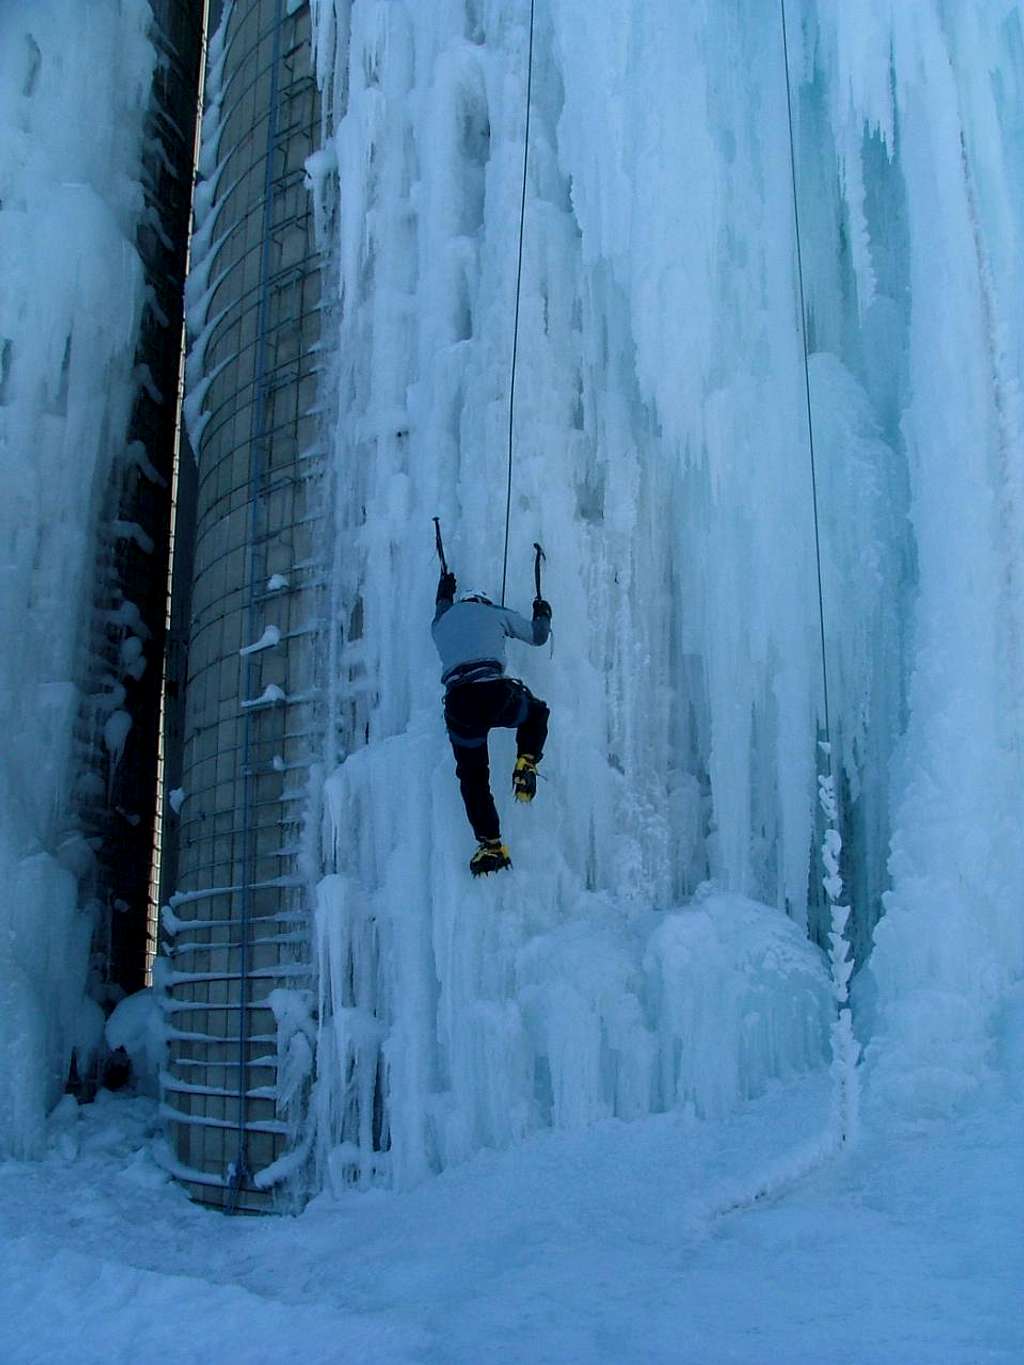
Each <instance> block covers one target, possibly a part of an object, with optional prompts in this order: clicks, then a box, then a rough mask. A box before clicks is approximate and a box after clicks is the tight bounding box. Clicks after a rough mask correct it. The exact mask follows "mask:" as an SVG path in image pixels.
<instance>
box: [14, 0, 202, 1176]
mask: <svg viewBox="0 0 1024 1365" xmlns="http://www.w3.org/2000/svg"><path fill="white" fill-rule="evenodd" d="M155 37H156V35H155V33H154V30H153V14H152V11H151V9H150V6H149V5H148V4H144V3H136V2H135V0H132V2H131V3H122V4H115V3H106V2H104V3H97V4H95V5H89V6H81V5H77V4H73V3H61V2H60V0H50V2H49V3H44V4H39V5H34V4H33V5H30V4H17V3H15V4H11V5H6V6H4V9H3V13H2V15H0V131H2V137H0V286H2V294H3V308H2V310H0V312H2V318H3V320H2V322H0V329H2V335H0V455H2V462H3V488H4V493H3V498H2V499H0V541H2V543H3V545H4V571H3V574H2V576H0V633H2V638H3V641H4V648H3V651H2V659H0V706H2V718H0V772H2V774H3V777H2V783H3V787H2V791H0V828H2V829H3V836H2V840H3V846H2V851H0V864H2V865H0V881H2V884H3V886H4V888H5V895H4V900H3V906H2V908H0V917H2V928H0V943H2V945H3V946H2V948H0V992H2V993H3V996H4V1005H3V1013H4V1019H5V1027H4V1040H5V1043H4V1046H3V1048H2V1050H0V1095H2V1100H0V1103H2V1107H3V1109H4V1112H5V1113H7V1114H9V1115H13V1116H14V1119H13V1122H12V1123H9V1124H5V1125H4V1129H3V1135H2V1137H0V1141H2V1142H4V1143H7V1144H9V1145H10V1146H12V1147H13V1148H14V1149H15V1150H17V1151H20V1152H22V1153H25V1152H29V1151H31V1150H33V1149H34V1147H35V1146H36V1145H37V1142H38V1139H39V1133H40V1124H41V1121H42V1118H43V1115H44V1113H45V1109H46V1107H47V1106H48V1105H49V1104H51V1103H52V1102H53V1101H54V1100H55V1099H56V1098H57V1097H58V1096H59V1094H60V1091H61V1088H62V1087H63V1085H64V1083H65V1081H66V1079H67V1075H68V1067H69V1063H70V1061H71V1058H72V1054H74V1056H75V1061H76V1064H77V1070H78V1073H79V1075H80V1077H81V1078H82V1079H83V1080H85V1079H86V1078H87V1077H88V1076H89V1071H90V1067H91V1065H92V1061H93V1059H94V1058H95V1057H96V1055H97V1049H98V1047H99V1045H100V1043H101V1039H102V1025H103V1012H102V1009H101V1007H100V1004H99V1003H98V1001H97V999H95V998H90V999H87V998H85V996H84V989H85V984H86V972H87V967H88V965H89V951H90V946H91V945H92V946H93V948H94V949H95V952H96V958H95V966H96V971H95V973H94V978H93V984H92V994H93V996H99V997H100V998H102V997H103V995H104V994H105V993H107V994H112V993H113V992H115V991H116V990H117V989H118V987H119V985H128V986H129V987H131V986H132V985H135V984H141V980H142V974H143V970H144V944H145V926H146V896H147V889H148V878H149V860H150V854H151V849H152V801H153V789H154V787H155V763H156V755H155V738H156V714H157V706H156V697H157V692H158V682H159V672H160V670H159V663H158V656H159V647H160V644H159V636H160V634H161V631H162V624H163V595H164V587H165V576H166V575H165V562H166V561H165V559H164V561H163V565H164V567H162V566H161V552H162V553H163V554H164V555H165V554H166V545H163V546H161V545H159V544H158V541H159V538H160V536H161V528H163V537H164V540H165V539H166V523H167V519H168V515H169V501H170V495H169V474H170V463H171V450H172V446H173V429H174V420H173V416H174V405H173V398H174V376H175V367H174V364H173V358H174V353H175V350H176V333H175V329H174V321H173V311H174V310H173V303H172V304H171V305H170V308H169V313H170V316H168V314H167V313H166V312H165V311H164V308H163V307H162V303H163V304H165V305H166V304H167V299H166V295H164V296H163V297H162V299H161V298H160V297H147V291H148V287H149V285H150V283H151V278H150V279H147V272H148V271H156V270H159V272H160V273H161V275H163V274H168V275H169V279H170V285H169V289H170V292H172V293H173V287H174V286H173V279H174V258H175V254H176V251H178V252H180V251H181V249H182V248H183V239H182V235H181V233H180V232H179V233H178V240H177V242H175V240H174V236H175V230H174V225H173V223H169V225H168V231H167V232H165V230H164V228H163V227H162V226H161V225H159V224H158V223H157V222H156V221H155V219H154V218H153V216H152V215H153V212H154V204H155V201H156V200H157V199H159V198H160V186H161V185H165V186H166V185H168V184H169V182H171V181H173V176H174V173H175V168H174V164H173V161H174V157H173V148H172V146H171V144H172V143H173V140H174V139H173V137H168V138H167V139H166V140H164V143H163V146H162V147H158V146H157V141H158V140H159V139H161V132H160V131H159V122H160V120H161V119H162V118H167V117H168V110H167V109H166V106H163V107H162V106H161V103H160V99H161V96H166V95H167V94H168V93H169V91H170V89H171V87H172V86H173V80H171V79H169V78H165V79H164V81H163V82H162V90H161V92H160V94H156V95H155V94H154V91H153V81H154V72H155V69H156V65H157V53H156V51H155V48H154V38H155ZM186 64H187V60H186ZM188 109H189V104H188V101H187V100H186V112H185V114H184V124H185V126H186V127H187V123H188ZM163 132H164V133H166V129H164V130H163ZM185 137H186V142H187V133H186V135H185ZM186 150H187V151H188V150H190V149H186ZM179 174H180V175H181V178H182V182H183V183H182V187H181V188H180V189H179V190H178V192H177V202H178V205H179V207H180V206H181V205H182V204H183V203H187V181H188V170H187V166H186V167H184V168H179ZM169 198H170V199H171V200H172V201H173V200H174V198H175V191H174V189H173V187H172V188H171V192H170V195H169ZM181 226H183V225H182V224H179V227H181ZM156 292H157V295H160V289H159V288H158V289H157V291H156ZM179 316H180V314H179ZM167 332H169V333H170V336H171V340H170V344H169V346H168V342H167ZM154 347H158V348H159V349H160V350H162V351H164V352H168V353H169V355H170V358H171V363H170V365H169V367H168V374H164V375H160V374H159V373H158V366H157V364H153V365H152V366H151V367H149V368H147V366H148V365H149V361H150V360H152V359H154V357H153V355H152V351H153V348H154ZM158 387H159V388H162V390H163V391H162V392H158ZM129 579H130V580H131V584H129V582H128V581H127V580H129ZM134 588H138V589H140V590H141V591H140V592H139V593H135V592H134V591H133V590H134ZM121 925H125V926H128V929H127V932H126V933H124V934H121V933H119V932H118V931H119V929H120V927H121ZM122 950H123V954H122Z"/></svg>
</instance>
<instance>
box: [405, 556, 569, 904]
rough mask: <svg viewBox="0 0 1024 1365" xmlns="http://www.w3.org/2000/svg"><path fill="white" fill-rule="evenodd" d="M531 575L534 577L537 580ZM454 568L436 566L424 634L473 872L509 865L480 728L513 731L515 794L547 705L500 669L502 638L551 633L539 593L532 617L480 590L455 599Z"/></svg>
mask: <svg viewBox="0 0 1024 1365" xmlns="http://www.w3.org/2000/svg"><path fill="white" fill-rule="evenodd" d="M538 582H539V580H538ZM455 589H456V582H455V575H454V574H453V573H448V572H447V571H446V570H442V573H441V581H440V582H439V583H438V585H437V610H436V611H435V613H434V623H433V626H432V634H433V636H434V643H435V644H436V645H437V652H438V653H439V654H440V656H441V681H442V683H443V684H444V688H445V693H444V718H445V724H446V725H447V727H448V738H449V739H450V740H451V742H452V750H453V751H454V754H455V772H456V774H457V775H458V779H459V786H460V788H461V789H462V799H463V801H464V802H465V805H466V814H467V816H468V817H469V823H470V824H471V825H472V826H473V833H474V834H475V835H476V837H477V841H478V843H479V845H480V846H479V848H478V849H477V851H476V852H475V853H474V854H473V856H472V858H471V859H470V861H469V870H470V871H471V872H472V873H473V876H474V877H479V876H480V875H481V874H482V873H487V872H498V871H500V870H501V868H503V867H510V866H511V859H510V858H509V856H508V848H507V847H506V845H505V844H503V843H502V842H501V828H500V825H499V822H498V812H497V810H496V809H495V806H494V797H493V796H492V795H491V783H490V770H489V765H488V755H487V735H488V732H489V731H490V730H492V729H493V728H494V727H495V726H498V727H500V728H502V729H507V730H515V732H516V752H517V757H516V764H515V768H514V770H513V772H512V790H513V792H514V793H515V797H516V800H517V801H532V800H533V798H534V796H535V795H536V792H537V764H538V763H539V762H540V760H541V755H542V753H543V751H544V741H545V739H546V738H547V733H548V708H547V706H546V704H545V703H544V702H542V701H540V700H539V699H538V698H537V697H535V696H534V695H533V694H532V692H530V690H529V688H528V687H526V685H525V684H524V683H522V682H520V681H519V679H518V678H507V677H506V676H505V641H506V639H508V638H510V637H512V638H515V639H517V640H525V641H526V643H527V644H529V645H542V644H544V642H545V641H546V640H547V638H548V636H549V634H550V633H551V607H550V606H549V605H548V603H547V602H545V600H544V599H543V597H540V596H539V595H538V596H537V597H536V598H535V599H534V602H533V620H532V622H531V621H527V619H526V618H525V616H520V614H519V613H518V612H517V611H511V610H509V609H508V608H507V607H497V606H495V605H494V603H493V602H492V601H491V599H490V598H489V597H488V596H487V595H486V594H485V593H482V592H463V593H460V594H459V598H458V601H456V600H455Z"/></svg>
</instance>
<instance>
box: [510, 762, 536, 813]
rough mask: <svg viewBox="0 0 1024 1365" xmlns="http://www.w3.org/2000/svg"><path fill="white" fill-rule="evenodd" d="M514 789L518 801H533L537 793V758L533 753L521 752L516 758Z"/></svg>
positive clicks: (513, 773)
mask: <svg viewBox="0 0 1024 1365" xmlns="http://www.w3.org/2000/svg"><path fill="white" fill-rule="evenodd" d="M512 790H513V792H514V793H515V798H516V800H517V801H532V800H533V798H534V797H535V796H536V795H537V760H536V759H535V758H534V756H533V754H520V755H519V757H518V758H517V759H516V766H515V768H514V769H513V770H512Z"/></svg>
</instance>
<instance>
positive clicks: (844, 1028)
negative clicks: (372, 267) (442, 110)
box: [779, 0, 860, 1146]
mask: <svg viewBox="0 0 1024 1365" xmlns="http://www.w3.org/2000/svg"><path fill="white" fill-rule="evenodd" d="M779 6H780V10H781V16H782V56H783V62H784V65H785V68H786V114H787V118H788V123H789V168H790V180H791V184H792V190H793V225H794V230H795V234H796V270H797V284H798V287H799V299H800V340H801V344H802V347H803V358H804V400H805V403H806V407H807V442H808V447H809V450H810V458H811V500H812V503H813V508H814V558H815V566H816V568H817V575H818V630H819V635H820V639H821V685H822V697H823V702H824V721H825V725H824V734H825V738H824V740H823V741H819V743H818V751H819V756H820V757H819V761H820V762H821V766H822V768H823V769H824V771H822V772H819V774H818V800H819V803H820V805H821V809H822V813H823V815H824V818H825V831H824V837H823V839H822V845H821V858H822V864H823V866H824V872H825V875H824V877H823V878H822V884H823V886H824V888H825V892H826V894H827V896H828V900H829V910H830V915H831V923H830V926H829V936H828V937H829V970H830V973H831V977H832V995H833V998H834V1000H835V1006H836V1012H835V1017H834V1019H833V1023H832V1077H833V1111H834V1112H833V1119H834V1123H835V1136H836V1140H837V1142H838V1144H839V1146H844V1145H845V1144H846V1143H848V1142H850V1141H851V1140H852V1139H853V1137H854V1136H855V1134H856V1127H857V1061H858V1057H859V1053H860V1049H859V1045H858V1043H857V1041H856V1039H855V1038H854V1036H853V1021H852V1016H851V1013H850V993H849V981H850V976H851V974H852V972H853V962H852V961H851V960H849V955H848V949H849V945H848V943H847V941H846V937H845V931H846V925H847V922H848V920H849V917H850V906H849V905H842V904H840V898H841V897H842V894H843V881H842V876H841V875H840V870H839V855H840V852H841V850H842V846H843V844H842V837H841V835H840V833H839V810H838V802H837V799H836V786H835V775H834V772H833V765H832V730H831V723H830V718H829V704H828V663H827V659H826V652H825V597H824V593H823V591H822V585H821V534H820V531H819V525H818V479H817V469H816V464H815V454H814V418H813V415H812V412H811V371H810V362H809V359H808V355H807V309H806V304H805V299H804V263H803V253H802V251H801V246H800V207H799V202H798V198H797V185H796V145H795V140H794V137H793V94H792V89H791V86H790V77H789V34H788V31H787V27H786V0H779Z"/></svg>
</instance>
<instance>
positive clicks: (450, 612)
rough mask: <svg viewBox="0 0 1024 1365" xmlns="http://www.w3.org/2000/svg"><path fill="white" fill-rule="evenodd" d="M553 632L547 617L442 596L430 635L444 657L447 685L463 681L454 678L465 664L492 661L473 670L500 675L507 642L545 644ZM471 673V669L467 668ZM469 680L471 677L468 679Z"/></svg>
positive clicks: (474, 673)
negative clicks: (532, 616)
mask: <svg viewBox="0 0 1024 1365" xmlns="http://www.w3.org/2000/svg"><path fill="white" fill-rule="evenodd" d="M550 633H551V621H550V619H549V618H548V617H547V616H535V617H534V618H533V620H532V621H527V619H526V617H525V616H520V614H519V613H518V612H517V611H512V610H511V609H510V608H509V607H494V606H488V605H487V603H485V602H452V601H451V599H450V598H445V597H442V596H439V597H438V599H437V611H436V612H435V613H434V624H433V626H432V627H431V634H432V635H433V637H434V644H435V645H436V646H437V652H438V654H440V656H441V681H442V682H443V683H444V684H446V685H448V684H449V683H452V682H455V681H463V680H464V679H463V678H462V677H460V678H453V677H452V674H453V673H455V672H456V671H457V670H459V671H462V670H463V665H465V664H476V663H479V664H481V665H484V664H491V665H493V666H492V667H491V668H481V669H480V670H479V672H478V671H477V670H476V669H473V670H471V676H472V677H473V678H474V679H475V678H478V677H479V678H486V677H491V678H495V677H500V676H501V675H502V674H503V673H504V671H505V641H506V640H507V639H509V638H514V639H516V640H525V642H526V643H527V644H528V645H542V644H544V643H545V642H546V640H547V638H548V636H549V635H550ZM465 672H466V673H469V672H470V670H465ZM465 680H468V679H465Z"/></svg>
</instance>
